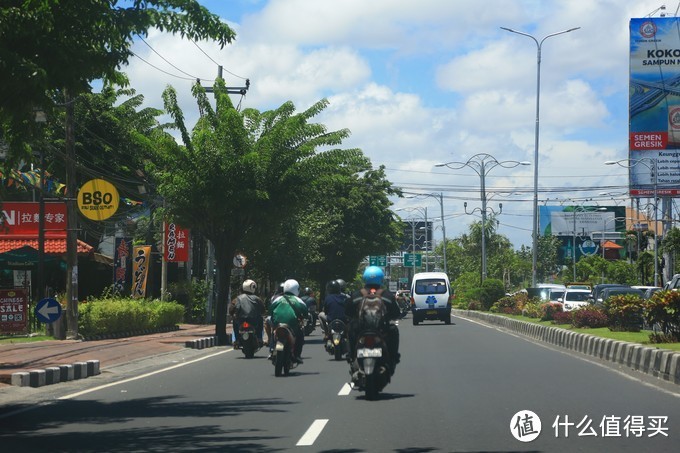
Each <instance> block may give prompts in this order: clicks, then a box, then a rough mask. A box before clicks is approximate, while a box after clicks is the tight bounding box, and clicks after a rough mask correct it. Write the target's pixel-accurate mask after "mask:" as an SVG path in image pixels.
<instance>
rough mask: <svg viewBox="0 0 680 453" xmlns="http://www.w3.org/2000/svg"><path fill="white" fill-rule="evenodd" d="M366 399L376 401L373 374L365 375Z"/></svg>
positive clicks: (376, 393)
mask: <svg viewBox="0 0 680 453" xmlns="http://www.w3.org/2000/svg"><path fill="white" fill-rule="evenodd" d="M365 392H366V399H367V400H369V401H375V400H377V399H378V384H377V382H376V376H375V374H367V375H366V387H365Z"/></svg>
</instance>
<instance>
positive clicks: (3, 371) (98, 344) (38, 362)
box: [0, 324, 231, 386]
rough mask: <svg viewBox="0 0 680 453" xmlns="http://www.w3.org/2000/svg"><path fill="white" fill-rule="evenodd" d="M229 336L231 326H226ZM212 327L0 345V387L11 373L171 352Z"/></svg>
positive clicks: (110, 363) (207, 334) (118, 361)
mask: <svg viewBox="0 0 680 453" xmlns="http://www.w3.org/2000/svg"><path fill="white" fill-rule="evenodd" d="M227 333H228V334H231V326H227ZM214 335H215V326H214V325H195V324H181V325H180V326H179V329H178V330H174V331H170V332H162V333H154V334H147V335H138V336H133V337H125V338H116V339H108V340H97V341H80V340H50V341H39V342H35V343H14V344H0V386H6V385H9V384H10V383H11V379H12V373H17V372H21V371H31V370H36V369H45V368H48V367H58V366H59V365H65V364H72V363H76V362H87V361H88V360H99V364H100V368H101V369H106V368H107V367H111V366H114V365H119V364H122V363H127V362H129V361H132V360H136V359H141V358H145V357H151V356H154V355H158V354H163V353H166V352H172V351H176V350H179V349H183V348H185V347H186V342H187V341H189V340H198V339H201V338H206V337H212V336H214Z"/></svg>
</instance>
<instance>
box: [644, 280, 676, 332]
mask: <svg viewBox="0 0 680 453" xmlns="http://www.w3.org/2000/svg"><path fill="white" fill-rule="evenodd" d="M643 313H644V318H645V321H647V324H649V325H651V326H655V327H658V328H659V329H661V332H660V333H659V332H655V333H653V334H652V335H650V338H649V339H650V341H651V342H652V343H675V342H679V341H680V292H677V291H658V292H656V293H654V295H653V296H652V297H651V298H650V299H649V300H647V301H646V302H645V305H644V311H643Z"/></svg>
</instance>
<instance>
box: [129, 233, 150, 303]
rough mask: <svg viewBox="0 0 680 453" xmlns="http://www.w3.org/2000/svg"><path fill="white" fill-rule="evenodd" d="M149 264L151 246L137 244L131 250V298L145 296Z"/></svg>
mask: <svg viewBox="0 0 680 453" xmlns="http://www.w3.org/2000/svg"><path fill="white" fill-rule="evenodd" d="M150 264H151V246H150V245H137V246H135V247H134V249H133V252H132V298H133V299H142V298H144V297H146V282H147V279H148V277H149V265H150Z"/></svg>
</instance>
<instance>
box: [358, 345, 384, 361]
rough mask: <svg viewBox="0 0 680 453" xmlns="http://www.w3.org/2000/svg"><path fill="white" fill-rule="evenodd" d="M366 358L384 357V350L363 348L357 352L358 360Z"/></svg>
mask: <svg viewBox="0 0 680 453" xmlns="http://www.w3.org/2000/svg"><path fill="white" fill-rule="evenodd" d="M364 357H382V349H369V348H363V349H359V350H357V358H360V359H361V358H364Z"/></svg>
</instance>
